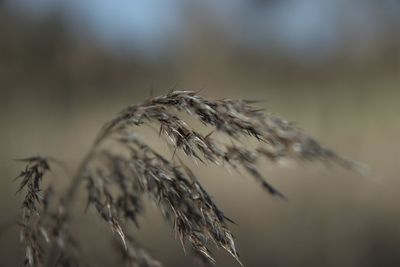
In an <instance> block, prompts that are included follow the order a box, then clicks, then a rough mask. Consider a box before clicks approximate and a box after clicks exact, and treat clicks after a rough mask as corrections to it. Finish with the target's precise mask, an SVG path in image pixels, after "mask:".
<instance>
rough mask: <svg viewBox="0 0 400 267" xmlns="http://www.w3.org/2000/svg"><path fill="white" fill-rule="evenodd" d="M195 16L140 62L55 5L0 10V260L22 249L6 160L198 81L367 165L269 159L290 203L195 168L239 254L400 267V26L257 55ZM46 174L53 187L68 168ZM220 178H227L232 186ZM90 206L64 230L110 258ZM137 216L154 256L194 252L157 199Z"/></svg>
mask: <svg viewBox="0 0 400 267" xmlns="http://www.w3.org/2000/svg"><path fill="white" fill-rule="evenodd" d="M193 25H194V26H193V29H192V32H191V34H189V35H188V36H187V39H186V40H185V41H184V42H182V43H184V45H183V47H182V48H181V49H179V53H175V54H171V55H169V56H166V57H165V58H163V59H162V60H160V61H153V62H152V61H150V62H146V61H143V60H142V59H138V57H135V55H134V54H130V53H128V52H126V53H124V51H119V52H118V53H112V52H110V51H109V50H106V49H104V48H103V47H102V46H101V45H99V44H98V42H97V41H96V39H94V38H92V37H91V36H90V35H88V36H80V37H79V38H76V37H75V36H74V35H73V33H72V32H71V31H70V30H68V28H67V27H66V26H65V25H64V24H63V22H62V20H60V16H59V15H57V14H56V15H52V16H49V17H46V18H44V19H41V20H32V19H30V18H26V17H25V16H23V15H21V14H20V13H14V11H10V10H8V9H6V8H4V7H3V8H1V9H0V86H1V87H0V123H1V134H0V137H1V138H0V147H1V149H2V153H1V154H0V162H1V164H2V165H1V168H0V174H1V177H2V180H1V184H0V191H1V193H0V210H1V213H2V216H1V219H0V223H2V226H1V227H0V233H1V235H0V247H1V251H2V253H1V256H0V266H15V265H17V264H19V263H20V262H18V259H20V258H21V257H20V255H21V253H23V252H22V250H21V249H20V246H19V244H18V231H19V229H18V225H14V226H10V227H8V226H7V225H8V224H7V222H12V221H13V220H14V218H15V216H16V215H17V214H18V210H19V204H18V203H19V200H20V199H19V197H18V196H15V191H16V189H17V184H15V183H12V178H13V177H15V176H16V175H17V174H18V171H19V167H20V166H19V165H18V164H15V163H14V162H13V161H12V160H13V159H15V158H20V157H23V156H26V155H32V154H35V153H41V154H44V155H53V156H55V157H58V158H61V159H65V160H66V161H67V162H72V163H77V162H79V160H80V159H81V158H82V157H83V155H84V153H85V150H86V149H87V148H88V147H89V145H90V143H91V141H92V140H93V138H94V136H95V134H96V133H97V130H98V128H99V127H100V126H101V125H102V123H103V122H104V121H106V120H107V119H109V118H111V117H112V115H113V114H114V113H115V112H116V111H118V110H119V109H120V108H121V107H124V106H126V105H128V104H131V103H137V102H140V101H141V100H143V99H144V98H145V97H147V96H149V95H151V94H158V93H160V92H165V91H167V90H168V89H169V88H171V87H174V86H177V87H178V88H183V89H185V88H188V89H192V90H196V89H203V92H202V94H205V95H209V96H210V97H221V98H222V97H230V98H247V99H256V100H259V99H262V100H264V102H262V103H261V104H259V105H260V107H262V108H267V109H268V110H269V111H272V112H274V113H277V114H280V115H283V116H285V117H286V118H289V119H291V120H293V121H295V122H298V124H299V125H300V126H301V127H302V128H304V129H307V130H308V131H309V132H311V133H313V135H314V136H316V137H319V139H320V140H321V141H323V143H325V144H328V145H329V146H331V147H334V148H336V150H337V151H339V152H340V153H341V154H343V155H346V156H348V157H350V158H352V159H355V160H359V161H362V162H365V163H366V164H368V165H369V166H370V168H371V174H370V175H369V176H368V177H365V178H362V177H359V176H357V175H356V174H354V173H349V172H345V171H342V170H337V169H335V168H332V169H330V168H328V169H326V168H325V167H323V166H321V167H315V166H308V165H307V164H300V165H296V164H290V166H289V168H280V167H274V166H265V170H264V171H265V173H266V174H267V176H268V177H269V176H270V177H271V179H273V181H274V182H275V184H276V185H277V186H278V187H279V188H280V189H281V190H282V191H283V192H284V193H285V195H287V196H288V198H289V200H290V201H289V203H282V202H279V201H276V200H274V199H271V198H269V197H268V196H265V194H263V192H262V191H261V190H258V188H257V186H256V185H254V184H252V183H251V182H250V179H246V178H242V177H240V176H239V175H236V174H234V175H233V177H228V176H229V174H227V173H225V172H223V171H220V170H216V169H210V170H208V169H207V170H204V169H202V168H198V169H197V173H198V176H199V177H200V178H202V179H203V182H204V184H205V186H206V188H207V189H208V190H210V191H211V192H212V195H215V201H216V202H217V203H219V205H220V206H221V207H222V208H224V209H225V210H226V212H227V215H228V217H231V218H233V219H234V220H235V221H236V222H237V223H238V224H239V227H233V230H234V232H235V233H236V236H238V240H237V241H236V242H237V244H238V247H239V251H241V254H242V255H241V256H242V259H243V262H244V263H245V264H246V265H247V266H363V267H364V266H399V265H400V256H399V254H398V251H399V248H400V215H399V212H398V207H397V203H398V201H399V189H398V188H400V182H399V181H398V177H399V174H400V167H399V165H398V159H399V158H400V154H399V150H398V145H397V138H398V136H399V135H400V124H399V123H398V116H399V114H400V108H399V105H398V103H399V99H400V93H399V84H400V73H399V67H400V61H399V47H398V43H397V42H398V40H397V41H396V40H395V39H396V38H397V37H396V35H392V37H393V40H383V41H382V42H381V43H380V44H377V45H376V46H375V47H374V49H371V50H369V52H368V53H367V52H365V53H363V56H362V57H355V58H353V57H352V55H351V53H349V52H343V53H342V54H339V55H337V56H336V57H334V58H333V59H331V60H329V61H326V62H323V63H318V64H304V62H298V61H297V60H296V59H293V58H291V57H288V56H284V55H281V54H280V53H276V54H275V56H274V54H271V53H270V54H266V55H263V56H258V55H257V54H256V53H251V52H249V51H248V50H243V49H241V48H239V47H236V46H233V45H231V44H230V43H228V42H227V41H226V40H225V39H224V38H221V37H220V34H219V33H218V32H214V31H213V29H212V27H210V26H207V25H204V24H203V23H199V24H196V23H194V24H193ZM387 36H391V35H387ZM354 49H356V48H354ZM346 51H351V50H346ZM152 92H153V93H152ZM70 167H71V168H74V167H76V166H74V165H73V164H71V166H70ZM55 179H59V181H60V184H61V185H63V184H66V183H67V182H66V181H67V180H68V177H66V176H63V175H59V177H55ZM228 179H236V180H237V183H234V184H235V185H229V187H228V186H227V183H226V182H227V180H228ZM82 201H86V200H82ZM260 203H265V205H264V206H262V205H260ZM249 207H250V208H249ZM91 217H92V216H91V214H85V213H83V211H82V216H81V217H80V218H75V221H76V224H75V225H76V229H74V231H75V232H76V235H77V236H79V238H82V240H84V241H87V242H82V243H84V245H83V247H82V250H83V251H84V253H85V255H87V257H88V258H92V259H93V262H94V265H95V266H110V265H112V264H113V263H115V262H116V259H115V258H112V257H108V256H107V255H106V254H103V253H102V251H103V250H106V249H107V248H108V246H110V245H111V244H109V243H108V241H109V239H107V238H104V237H99V236H98V235H97V232H98V230H99V229H100V230H101V229H102V230H104V232H107V226H105V225H102V224H99V223H97V222H96V221H95V220H93V219H92V218H91ZM254 218H257V220H254ZM142 222H143V223H142V225H143V227H142V228H141V229H140V230H134V232H135V233H137V236H138V238H139V239H140V240H141V241H142V242H143V243H144V244H145V246H146V247H147V248H150V251H151V252H152V254H153V255H154V257H156V258H158V259H160V260H161V261H163V262H164V263H165V264H166V266H185V265H189V264H191V263H192V262H193V259H192V258H191V257H187V256H184V255H183V252H182V249H181V247H180V246H179V245H177V244H176V242H175V240H173V238H174V237H173V236H172V234H171V233H170V231H169V228H168V227H167V226H165V225H164V223H163V222H162V220H161V217H160V215H159V214H158V213H157V212H156V210H155V209H152V208H151V207H150V211H149V212H148V213H147V214H146V218H145V219H142ZM3 225H4V226H3ZM93 229H94V230H93ZM92 230H93V231H92ZM110 236H111V233H110ZM216 258H217V261H218V263H219V264H220V266H232V265H233V264H235V263H234V262H233V260H232V259H230V258H229V257H227V256H226V255H224V254H223V253H219V252H218V253H217V255H216Z"/></svg>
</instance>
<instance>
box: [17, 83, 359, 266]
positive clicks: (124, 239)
mask: <svg viewBox="0 0 400 267" xmlns="http://www.w3.org/2000/svg"><path fill="white" fill-rule="evenodd" d="M253 104H254V103H253V102H252V101H246V100H232V99H219V100H210V99H206V98H204V97H202V96H200V95H198V94H197V93H196V92H192V91H171V92H170V93H168V94H166V95H163V96H159V97H154V98H151V99H148V100H147V101H145V102H143V103H142V104H138V105H132V106H129V107H127V108H125V109H123V110H122V111H121V112H120V113H119V114H117V115H116V116H115V117H114V118H113V119H112V120H111V121H109V122H108V123H106V124H105V125H104V127H103V128H102V129H101V131H100V133H99V134H98V136H97V138H96V139H95V141H94V144H93V146H92V147H91V149H90V151H89V152H88V154H87V156H86V157H85V159H84V160H83V161H82V163H81V164H80V166H79V168H78V170H77V171H76V173H75V175H74V177H73V180H72V182H71V184H70V185H69V187H68V190H67V191H66V192H64V193H62V192H61V193H57V194H58V195H59V196H60V197H59V198H58V199H57V200H56V198H55V197H54V195H57V194H55V193H54V192H53V189H52V188H53V187H52V186H51V183H50V185H49V186H47V187H46V188H45V187H44V186H43V183H42V179H43V176H44V175H47V174H48V173H49V170H50V165H52V164H53V163H55V162H53V161H54V160H53V159H51V158H45V157H31V158H27V159H24V161H25V162H27V166H26V168H25V170H24V171H22V172H21V174H20V176H19V179H21V185H20V188H19V191H22V190H25V199H24V201H23V205H22V223H21V227H22V229H21V243H22V245H23V246H24V249H25V258H26V259H25V264H26V265H27V266H80V265H84V264H83V262H84V261H83V259H81V256H80V253H79V242H78V241H77V240H75V239H74V238H72V235H71V233H70V231H69V230H68V228H69V224H70V218H71V216H72V214H70V207H71V206H72V203H73V200H74V198H75V197H76V195H77V191H78V189H79V188H80V187H81V185H82V184H85V185H86V194H87V199H88V202H87V204H88V206H89V207H92V208H93V209H94V210H95V211H96V212H97V214H98V215H99V218H101V219H102V220H103V221H104V222H106V223H107V224H108V225H109V226H110V229H111V230H112V231H113V232H114V233H115V235H116V236H118V238H119V240H120V248H119V250H120V251H121V253H120V254H121V258H122V260H123V264H125V266H137V267H144V266H152V267H156V266H161V263H159V262H158V261H156V260H154V259H152V258H151V256H150V255H149V254H148V253H147V252H146V251H145V250H144V249H143V248H141V246H140V245H139V244H138V243H137V242H136V241H135V240H134V239H133V237H132V236H131V235H130V234H129V233H127V232H126V230H125V227H124V225H125V223H126V222H129V221H130V222H132V223H134V224H138V221H137V218H138V216H140V215H141V214H142V212H143V204H142V202H143V198H144V196H146V197H148V198H149V199H150V200H151V201H153V202H154V203H155V204H156V206H157V207H158V209H159V210H160V211H161V213H162V215H163V216H164V218H165V220H166V221H168V222H169V223H170V224H171V226H172V228H173V230H174V231H175V233H176V234H177V236H178V237H179V239H180V241H181V243H182V246H183V247H184V249H185V246H187V245H189V247H190V248H191V249H193V250H194V251H195V252H196V254H197V255H199V256H200V257H201V258H202V259H203V260H204V261H205V262H211V263H215V260H214V258H213V255H212V251H211V249H212V244H214V245H215V246H217V247H221V248H223V249H225V250H226V251H227V252H228V253H229V254H231V255H232V257H234V258H235V259H236V260H237V261H238V262H239V263H240V264H241V262H240V259H239V254H238V252H237V250H236V247H235V242H234V237H233V234H232V232H231V231H230V230H229V223H230V222H232V221H231V220H230V219H228V218H227V217H226V216H225V215H224V213H223V211H222V210H220V209H219V208H218V206H217V205H216V203H214V201H213V200H212V198H211V197H210V195H209V194H208V193H207V191H206V190H205V189H204V188H203V186H202V185H201V182H200V181H199V179H198V178H197V177H196V176H195V175H194V173H193V172H192V170H191V169H190V168H189V167H188V166H187V165H185V163H184V161H183V160H181V158H180V156H179V155H177V153H180V154H184V155H186V156H187V157H189V158H192V159H194V160H195V161H197V162H201V163H213V164H217V165H219V166H223V167H225V168H229V169H233V170H238V171H239V170H244V171H245V172H247V173H248V174H249V175H250V176H252V177H253V178H254V179H255V181H256V182H257V183H258V184H259V185H260V186H261V187H262V188H263V189H265V190H266V192H268V193H270V194H272V195H273V196H277V197H281V198H285V197H284V195H283V194H282V193H281V192H280V191H278V190H277V189H276V188H275V187H274V186H273V185H271V184H270V182H269V181H267V180H265V179H264V177H263V175H262V173H261V172H260V171H259V170H258V168H257V166H258V163H259V161H260V160H261V159H267V160H269V161H271V162H276V161H278V160H280V159H283V158H292V159H296V160H306V161H317V160H320V161H328V162H333V163H336V164H338V165H340V166H343V167H345V168H350V169H351V168H356V165H355V164H354V163H353V162H351V161H349V160H346V159H344V158H342V157H340V156H339V155H337V154H336V153H335V152H334V151H332V150H330V149H328V148H325V147H324V146H322V145H321V144H320V143H319V142H318V141H316V140H315V139H314V138H313V137H311V136H310V135H308V134H307V133H305V132H304V131H302V130H301V129H299V128H297V127H296V126H294V125H293V124H292V123H289V122H287V121H285V120H283V119H281V118H279V117H276V116H273V115H271V114H268V113H266V112H264V111H263V110H259V109H256V108H254V107H253ZM184 113H186V114H188V115H189V116H191V117H193V118H196V119H197V120H199V121H200V122H201V123H203V124H204V125H205V126H208V127H210V128H211V131H210V133H208V134H202V133H200V132H199V131H196V130H195V129H193V127H191V126H190V124H189V123H188V122H187V121H185V120H184V119H183V118H182V117H183V116H182V115H183V114H184ZM155 124H156V125H157V127H158V129H157V131H158V134H159V136H160V137H161V138H163V139H162V140H165V142H167V143H168V145H169V147H170V148H171V154H172V157H171V158H167V157H165V156H162V155H161V154H160V153H159V152H157V151H156V150H155V149H154V148H153V147H151V145H149V143H150V142H149V140H142V139H141V138H140V137H139V136H138V135H136V134H135V127H138V126H144V125H155ZM217 134H219V135H222V136H225V137H226V138H225V142H224V141H223V140H220V139H218V138H217V137H216V135H217ZM244 138H247V139H255V140H257V141H258V147H256V148H248V147H246V146H243V145H242V143H241V142H240V140H242V139H244ZM226 140H229V141H226ZM116 148H118V149H116ZM204 166H206V165H204ZM54 202H56V204H55V205H54V204H53V205H49V203H54Z"/></svg>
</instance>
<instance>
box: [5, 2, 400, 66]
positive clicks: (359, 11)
mask: <svg viewBox="0 0 400 267" xmlns="http://www.w3.org/2000/svg"><path fill="white" fill-rule="evenodd" d="M9 4H10V5H12V6H14V7H16V8H18V9H19V10H22V11H24V12H25V11H26V12H28V13H29V14H31V15H33V16H39V17H40V16H43V15H46V14H51V12H54V11H58V12H61V14H64V15H65V18H66V21H67V22H68V24H69V26H70V27H71V29H72V30H74V31H76V32H78V33H84V34H87V33H88V32H89V33H91V34H93V35H94V36H96V38H98V40H99V42H101V43H103V44H104V45H105V46H107V47H111V48H121V47H123V48H129V49H132V51H135V52H136V53H138V54H141V55H142V56H144V57H152V56H153V57H154V56H159V55H162V54H164V53H165V52H170V51H171V50H174V49H175V50H176V49H179V48H177V47H179V45H180V42H182V40H183V37H184V36H185V34H188V32H189V31H190V27H192V26H193V23H192V22H193V20H194V19H195V20H196V22H200V23H203V24H206V25H207V26H208V27H212V28H213V29H216V30H217V31H218V32H223V34H224V35H225V36H224V37H225V38H227V39H228V40H229V41H231V42H232V43H233V44H234V45H236V46H238V47H241V48H245V49H249V50H252V51H255V52H256V53H260V52H261V53H262V52H270V51H274V50H277V49H278V50H280V51H283V52H284V53H287V54H288V55H289V56H291V57H295V58H300V59H301V58H307V59H310V58H311V59H313V60H317V61H318V60H323V59H325V58H329V57H330V56H332V55H334V54H335V53H336V52H337V51H338V50H339V49H342V48H343V47H344V46H350V48H351V49H353V50H354V53H355V54H357V53H360V54H362V53H363V52H364V51H367V50H368V49H370V48H371V47H373V46H374V45H376V42H377V40H382V39H384V38H387V36H391V37H394V38H397V37H396V36H393V35H395V34H396V33H397V34H398V33H399V29H400V19H399V18H400V1H397V0H379V1H377V0H376V1H374V0H363V1H360V0H253V1H244V0H219V1H215V0H204V1H195V0H148V1H141V0H119V1H108V0H85V1H81V0H69V1H53V0H38V1H25V0H13V1H9ZM388 25H390V29H391V30H390V31H389V30H388ZM393 30H394V32H393ZM349 43H350V44H351V45H349Z"/></svg>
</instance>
